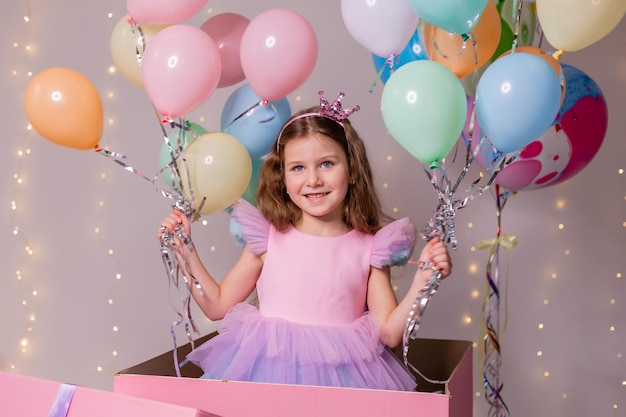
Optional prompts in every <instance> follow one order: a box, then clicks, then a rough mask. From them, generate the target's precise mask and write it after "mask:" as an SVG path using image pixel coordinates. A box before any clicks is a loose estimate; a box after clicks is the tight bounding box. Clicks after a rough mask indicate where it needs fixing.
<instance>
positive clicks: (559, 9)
mask: <svg viewBox="0 0 626 417" xmlns="http://www.w3.org/2000/svg"><path fill="white" fill-rule="evenodd" d="M536 6H537V17H538V18H539V23H540V24H541V29H542V30H543V33H544V35H545V37H546V39H547V40H548V42H550V45H552V46H553V47H554V48H556V49H560V50H562V51H570V52H571V51H578V50H580V49H583V48H585V47H587V46H589V45H591V44H593V43H595V42H597V41H599V40H600V39H602V38H604V37H605V36H606V35H608V34H609V32H611V31H612V30H613V29H615V26H617V24H618V23H619V22H620V20H622V17H624V14H626V0H602V1H598V0H576V1H572V0H537V1H536Z"/></svg>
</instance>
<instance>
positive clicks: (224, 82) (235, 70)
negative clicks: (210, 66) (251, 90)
mask: <svg viewBox="0 0 626 417" xmlns="http://www.w3.org/2000/svg"><path fill="white" fill-rule="evenodd" d="M249 23H250V19H248V18H247V17H244V16H241V15H239V14H237V13H221V14H217V15H215V16H213V17H211V18H209V19H208V20H206V21H205V22H204V23H203V24H202V26H200V29H202V30H203V31H205V32H206V33H207V34H208V35H209V36H210V37H211V38H213V40H214V41H215V44H216V45H217V48H218V49H219V51H220V57H221V58H222V76H221V77H220V82H219V84H218V85H217V86H218V87H228V86H231V85H233V84H237V83H238V82H240V81H243V80H244V79H245V78H246V75H245V74H244V73H243V68H241V59H240V47H241V38H242V37H243V32H244V31H245V30H246V28H247V27H248V24H249Z"/></svg>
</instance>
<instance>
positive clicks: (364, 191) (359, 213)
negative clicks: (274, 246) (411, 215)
mask: <svg viewBox="0 0 626 417" xmlns="http://www.w3.org/2000/svg"><path fill="white" fill-rule="evenodd" d="M318 111H319V106H315V107H311V108H309V109H306V110H303V111H301V112H299V113H296V114H295V115H293V116H292V117H291V118H290V119H289V120H288V121H287V122H286V123H285V125H284V127H283V130H282V131H281V133H280V136H279V137H278V139H277V142H276V146H274V148H273V150H272V151H271V152H270V153H269V154H268V156H267V159H266V160H265V162H264V163H263V166H262V167H261V170H260V173H259V188H258V191H257V195H256V201H257V206H258V208H259V210H260V211H261V213H262V214H263V216H265V218H266V219H267V220H268V221H269V222H270V223H271V224H272V225H274V227H276V229H278V230H281V231H283V230H285V229H286V228H288V227H289V226H291V225H294V224H295V223H296V222H297V221H298V220H300V217H301V215H302V212H301V210H300V208H298V206H296V205H295V204H294V203H293V202H292V201H291V199H290V198H289V195H288V194H287V191H286V188H285V180H284V172H283V169H284V151H283V149H284V148H285V145H286V144H287V143H289V141H290V140H292V139H295V138H300V137H304V136H308V135H324V136H326V137H328V138H330V139H332V140H334V141H335V142H337V143H339V144H340V145H341V147H342V149H343V150H344V152H345V153H346V158H347V160H348V170H349V178H348V182H349V184H350V185H349V187H348V193H347V194H346V199H345V204H344V208H343V220H344V222H345V223H346V225H347V226H348V227H349V228H350V229H357V230H358V231H360V232H363V233H376V231H378V229H380V227H381V223H382V222H383V220H386V219H387V217H386V216H385V215H384V214H383V212H382V207H381V203H380V200H379V198H378V193H377V192H376V187H375V185H374V181H373V176H372V169H371V167H370V163H369V160H368V158H367V151H366V149H365V144H364V143H363V140H361V138H360V137H359V135H358V133H357V132H356V130H355V129H354V128H353V127H352V125H351V124H350V121H349V120H347V119H346V120H344V121H343V122H342V123H341V124H340V123H339V122H336V121H334V120H332V119H329V118H327V117H324V116H320V115H318V114H312V115H310V116H305V117H298V116H301V115H303V114H305V113H317V112H318Z"/></svg>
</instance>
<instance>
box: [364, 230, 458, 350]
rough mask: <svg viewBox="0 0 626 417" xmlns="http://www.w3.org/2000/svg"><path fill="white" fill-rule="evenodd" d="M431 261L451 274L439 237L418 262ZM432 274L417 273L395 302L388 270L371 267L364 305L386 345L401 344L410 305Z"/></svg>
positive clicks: (431, 242) (447, 258)
mask: <svg viewBox="0 0 626 417" xmlns="http://www.w3.org/2000/svg"><path fill="white" fill-rule="evenodd" d="M429 259H430V260H431V265H432V266H433V267H434V268H435V269H437V270H439V271H441V273H442V276H443V277H444V278H445V277H447V276H448V275H450V271H451V268H452V263H451V261H450V256H449V254H448V250H447V248H446V247H445V245H444V244H443V243H441V241H440V240H439V238H434V239H432V240H431V241H429V242H428V243H427V244H426V245H425V246H424V249H422V252H421V254H420V257H419V260H420V261H421V262H426V261H428V260H429ZM431 273H432V271H431V270H426V271H422V270H420V269H418V270H417V272H416V273H415V276H414V277H413V282H412V284H411V287H410V288H409V290H408V291H407V293H406V295H405V296H404V298H403V299H402V300H401V301H400V303H398V302H397V301H396V297H395V294H394V292H393V289H392V288H391V282H390V279H389V267H385V268H381V269H379V268H375V267H372V268H371V272H370V277H369V283H368V289H367V305H368V308H369V311H370V314H372V316H373V317H374V318H375V319H377V320H378V322H379V323H380V324H381V331H380V340H381V342H383V343H384V344H385V345H387V346H389V347H391V348H395V347H396V346H398V345H400V343H401V342H402V335H403V334H404V328H405V325H406V320H407V318H408V316H409V312H410V311H411V306H412V304H413V301H415V297H417V294H418V292H419V291H420V290H421V289H422V287H424V285H426V283H428V280H429V279H430V276H431Z"/></svg>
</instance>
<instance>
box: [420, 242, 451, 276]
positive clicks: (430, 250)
mask: <svg viewBox="0 0 626 417" xmlns="http://www.w3.org/2000/svg"><path fill="white" fill-rule="evenodd" d="M422 262H424V263H428V265H429V266H430V267H431V268H433V269H435V270H437V271H439V272H441V277H442V278H446V277H447V276H449V275H450V272H451V271H452V261H451V260H450V254H449V253H448V248H447V247H446V245H444V244H443V243H442V242H441V240H440V239H439V237H434V238H433V239H431V240H430V241H429V242H428V243H426V245H425V246H424V249H422V252H421V254H420V257H419V263H420V264H421V263H422Z"/></svg>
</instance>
